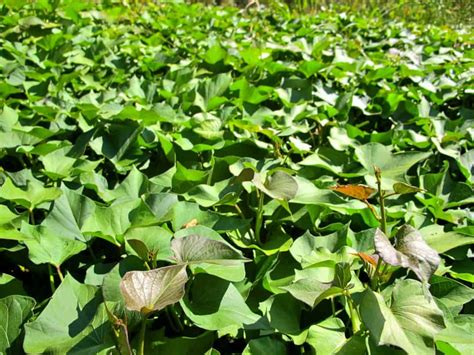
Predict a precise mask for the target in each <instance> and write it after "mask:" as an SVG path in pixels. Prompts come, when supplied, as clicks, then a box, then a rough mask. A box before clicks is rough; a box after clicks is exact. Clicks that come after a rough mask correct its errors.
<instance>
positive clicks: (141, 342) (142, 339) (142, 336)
mask: <svg viewBox="0 0 474 355" xmlns="http://www.w3.org/2000/svg"><path fill="white" fill-rule="evenodd" d="M147 319H148V317H147V316H145V317H144V318H143V320H142V323H141V325H140V335H139V336H140V337H139V338H138V352H137V355H145V332H146V321H147Z"/></svg>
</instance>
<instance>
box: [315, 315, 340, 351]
mask: <svg viewBox="0 0 474 355" xmlns="http://www.w3.org/2000/svg"><path fill="white" fill-rule="evenodd" d="M344 333H345V326H344V322H343V321H342V320H340V319H339V318H335V317H331V318H327V319H325V320H323V321H322V322H319V323H317V324H314V325H312V326H311V327H309V329H308V335H307V337H306V343H308V344H309V345H310V346H311V347H312V348H313V349H314V351H316V354H334V353H335V351H336V349H338V348H339V347H341V346H342V345H343V344H344V343H345V342H346V336H345V335H344Z"/></svg>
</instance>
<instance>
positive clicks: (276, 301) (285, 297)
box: [259, 294, 302, 336]
mask: <svg viewBox="0 0 474 355" xmlns="http://www.w3.org/2000/svg"><path fill="white" fill-rule="evenodd" d="M301 306H302V305H301V304H300V303H299V302H298V301H296V300H295V299H293V298H292V297H291V296H290V295H289V294H278V295H273V296H271V297H269V298H267V299H266V300H265V301H263V302H261V303H260V305H259V309H260V310H261V311H262V313H263V314H264V316H265V317H266V318H267V319H268V322H269V323H270V326H271V327H272V328H274V329H275V330H277V331H278V332H280V333H283V334H288V335H293V336H297V335H299V334H300V333H301V326H300V318H301V308H302V307H301Z"/></svg>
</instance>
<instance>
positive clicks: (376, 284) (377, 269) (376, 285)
mask: <svg viewBox="0 0 474 355" xmlns="http://www.w3.org/2000/svg"><path fill="white" fill-rule="evenodd" d="M381 266H382V257H381V256H380V255H379V259H378V260H377V266H376V267H375V271H374V277H373V279H372V283H371V284H372V288H373V289H374V290H377V289H378V288H379V273H380V267H381Z"/></svg>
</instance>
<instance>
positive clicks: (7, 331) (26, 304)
mask: <svg viewBox="0 0 474 355" xmlns="http://www.w3.org/2000/svg"><path fill="white" fill-rule="evenodd" d="M35 303H36V302H35V300H34V299H33V298H31V297H26V296H18V295H13V296H8V297H6V298H1V299H0V352H1V353H6V354H19V353H21V352H22V350H23V349H22V346H21V343H22V342H21V338H20V334H21V332H22V326H23V324H24V323H25V322H26V321H27V320H28V319H29V318H30V317H31V315H32V312H33V307H34V306H35Z"/></svg>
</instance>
